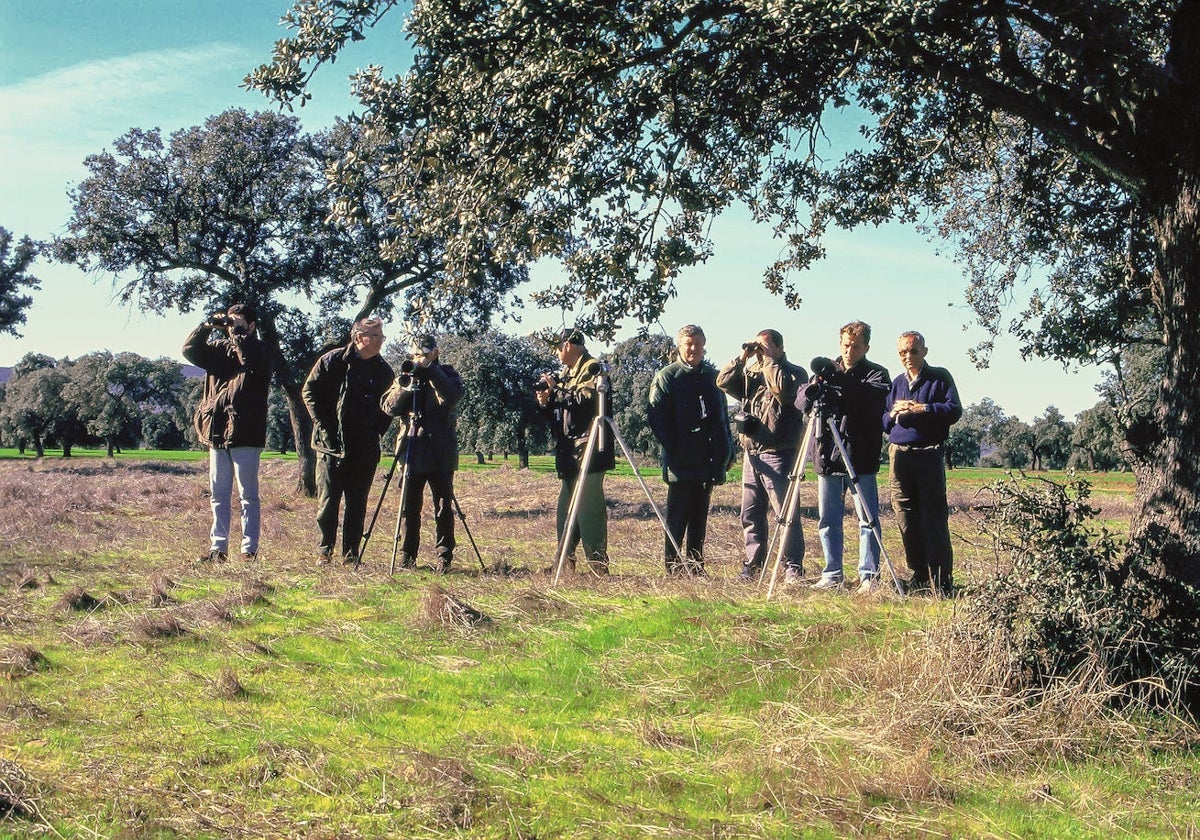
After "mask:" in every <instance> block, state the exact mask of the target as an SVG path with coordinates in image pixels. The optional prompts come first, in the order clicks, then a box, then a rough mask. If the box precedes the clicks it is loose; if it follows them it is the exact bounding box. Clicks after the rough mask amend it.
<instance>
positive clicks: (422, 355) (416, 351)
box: [409, 347, 438, 367]
mask: <svg viewBox="0 0 1200 840" xmlns="http://www.w3.org/2000/svg"><path fill="white" fill-rule="evenodd" d="M409 355H410V356H412V360H413V362H414V363H415V364H416V366H417V367H429V366H430V365H431V364H433V363H434V362H436V361H437V357H438V351H437V348H436V347H434V348H433V349H432V350H430V351H429V352H428V353H426V352H425V351H424V350H422V349H421V348H420V347H414V348H413V349H412V350H410V351H409Z"/></svg>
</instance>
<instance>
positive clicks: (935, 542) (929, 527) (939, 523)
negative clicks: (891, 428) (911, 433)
mask: <svg viewBox="0 0 1200 840" xmlns="http://www.w3.org/2000/svg"><path fill="white" fill-rule="evenodd" d="M888 454H889V457H890V459H891V465H892V477H891V488H892V509H893V510H894V511H895V513H896V520H897V523H898V524H899V526H900V539H901V541H902V542H903V543H904V559H905V561H906V562H907V563H908V568H909V569H911V570H912V583H913V584H915V585H916V586H930V585H932V586H934V587H937V588H938V589H939V590H941V591H942V592H943V593H949V592H950V591H951V588H952V587H953V583H954V550H953V547H952V546H951V545H950V506H949V503H948V502H947V501H946V465H945V462H944V460H943V459H944V457H945V452H944V451H943V449H942V447H940V446H937V447H933V448H930V449H901V448H900V447H898V446H896V445H895V444H893V445H892V446H891V447H889V451H888Z"/></svg>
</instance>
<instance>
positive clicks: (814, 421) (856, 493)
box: [767, 393, 904, 600]
mask: <svg viewBox="0 0 1200 840" xmlns="http://www.w3.org/2000/svg"><path fill="white" fill-rule="evenodd" d="M822 424H824V425H826V426H828V427H829V431H830V432H831V433H832V435H833V442H834V445H835V446H836V447H837V450H838V452H839V453H840V454H841V456H842V463H843V464H845V466H846V473H847V477H848V478H849V479H850V498H851V499H853V500H854V512H855V515H856V516H857V517H858V521H859V522H860V523H861V522H865V523H867V525H868V527H869V528H870V529H871V536H872V537H873V538H874V540H875V542H876V544H877V545H878V546H879V558H880V559H881V560H882V561H883V564H884V565H885V566H887V570H888V574H890V575H891V578H892V585H893V586H894V587H895V590H896V592H897V593H898V594H899V595H900V597H901V598H903V597H904V587H903V586H902V585H901V584H900V579H899V577H897V575H896V569H895V567H894V566H893V565H892V560H891V558H890V557H889V556H888V553H887V548H886V547H884V544H883V528H882V526H881V525H880V524H879V515H878V512H876V513H875V514H874V515H871V513H870V511H868V510H867V503H866V502H865V501H863V498H862V493H861V491H860V488H859V486H858V473H857V472H855V470H854V465H853V464H852V463H851V462H850V454H849V452H847V451H846V442H845V440H844V439H843V438H842V433H841V431H840V430H839V429H838V427H837V421H836V420H835V419H834V417H833V410H832V407H831V406H830V405H829V404H828V397H827V395H826V394H825V393H821V394H820V395H819V396H818V397H817V399H816V402H815V404H814V406H813V410H812V414H811V415H810V416H809V420H808V424H807V426H806V427H805V430H804V436H803V438H802V443H801V447H803V452H802V454H801V456H800V458H799V459H798V460H797V462H796V463H797V467H798V469H796V470H794V471H793V473H792V475H791V477H790V478H791V480H790V482H789V484H788V492H787V496H786V497H785V505H784V506H785V509H786V511H787V515H786V521H787V522H791V521H792V520H791V517H792V516H793V515H794V514H795V509H796V499H797V497H798V496H799V492H798V491H796V490H795V489H794V488H796V486H797V483H798V481H799V480H801V479H803V477H804V463H805V459H806V458H807V455H808V443H809V439H810V435H811V433H812V431H813V429H814V427H816V428H817V429H818V430H820V431H819V432H818V434H823V433H824V431H823V429H822ZM781 521H782V520H781ZM781 527H782V526H781ZM778 533H779V532H778V529H777V530H776V536H778ZM782 560H783V546H782V545H781V546H780V548H779V553H778V555H777V556H776V558H775V567H774V569H773V570H772V572H771V585H770V586H769V587H768V588H767V600H770V598H771V595H772V594H773V592H774V591H775V582H776V579H777V578H778V575H779V566H780V563H781V562H782Z"/></svg>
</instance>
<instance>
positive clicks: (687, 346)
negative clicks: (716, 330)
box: [679, 335, 704, 367]
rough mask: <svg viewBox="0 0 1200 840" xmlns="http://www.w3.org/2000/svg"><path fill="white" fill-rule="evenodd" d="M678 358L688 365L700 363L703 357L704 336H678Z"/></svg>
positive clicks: (693, 365)
mask: <svg viewBox="0 0 1200 840" xmlns="http://www.w3.org/2000/svg"><path fill="white" fill-rule="evenodd" d="M679 358H680V359H682V360H683V362H684V364H686V365H688V366H690V367H695V366H696V365H698V364H700V362H701V361H702V360H703V359H704V337H703V336H700V335H682V336H680V337H679Z"/></svg>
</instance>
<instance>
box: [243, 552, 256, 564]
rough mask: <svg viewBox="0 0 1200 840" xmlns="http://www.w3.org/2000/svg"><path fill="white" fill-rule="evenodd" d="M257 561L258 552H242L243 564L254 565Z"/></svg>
mask: <svg viewBox="0 0 1200 840" xmlns="http://www.w3.org/2000/svg"><path fill="white" fill-rule="evenodd" d="M257 559H258V552H257V551H243V552H242V562H244V563H253V562H254V561H255V560H257Z"/></svg>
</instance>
